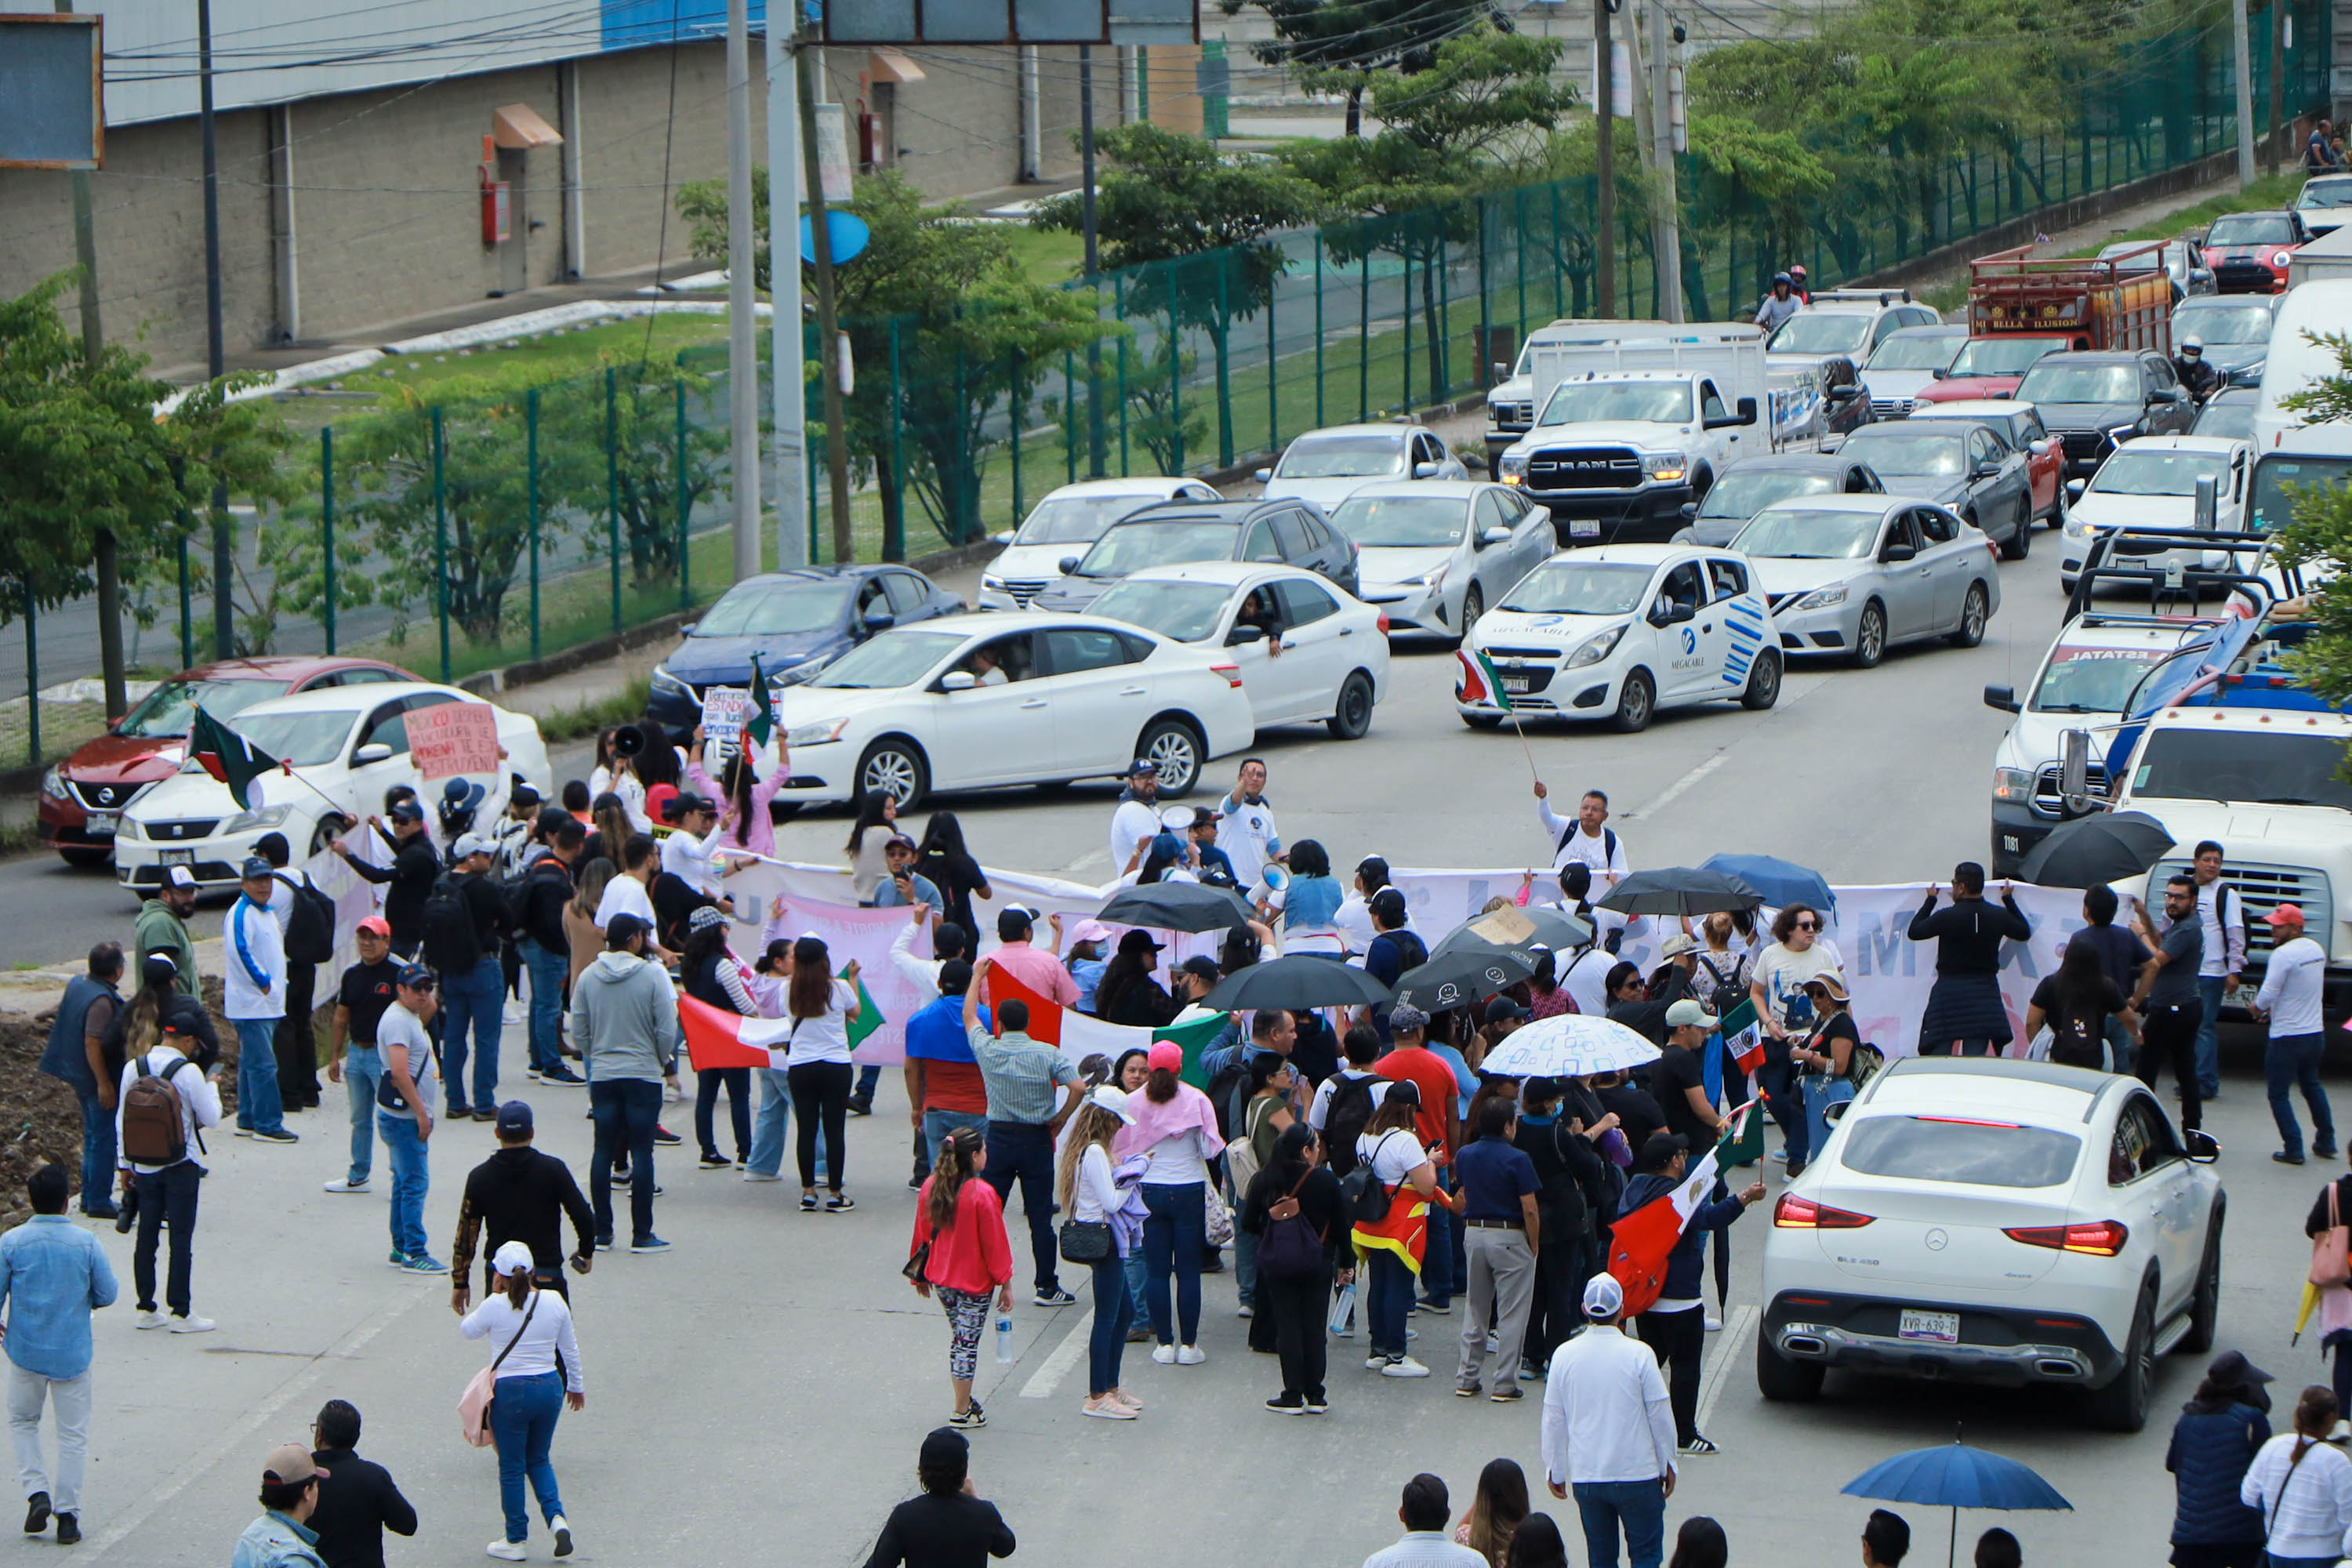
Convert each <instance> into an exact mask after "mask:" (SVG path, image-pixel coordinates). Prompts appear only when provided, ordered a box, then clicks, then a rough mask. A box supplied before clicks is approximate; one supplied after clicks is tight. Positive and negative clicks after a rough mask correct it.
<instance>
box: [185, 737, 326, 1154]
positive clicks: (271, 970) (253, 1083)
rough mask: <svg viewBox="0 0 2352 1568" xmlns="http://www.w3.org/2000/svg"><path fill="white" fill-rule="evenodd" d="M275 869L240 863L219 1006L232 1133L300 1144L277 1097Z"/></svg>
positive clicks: (280, 977)
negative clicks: (232, 1042) (232, 1053)
mask: <svg viewBox="0 0 2352 1568" xmlns="http://www.w3.org/2000/svg"><path fill="white" fill-rule="evenodd" d="M199 711H200V712H201V710H199ZM231 787H235V786H231ZM275 869H276V868H274V867H272V866H271V865H270V864H269V862H268V861H267V860H265V859H263V858H261V857H260V856H258V855H253V856H248V857H247V859H246V862H245V865H244V867H243V868H241V871H240V874H239V881H238V886H239V887H240V888H241V889H243V890H242V891H241V892H240V893H239V894H238V895H237V900H236V907H235V908H233V909H231V910H229V912H228V920H227V921H226V922H225V927H224V929H223V931H222V932H221V935H222V937H223V938H224V940H225V945H226V947H227V949H228V952H227V953H226V960H227V969H228V973H227V975H226V980H225V982H224V984H222V987H221V1010H222V1011H223V1012H225V1013H226V1014H227V1015H228V1021H229V1022H230V1023H232V1024H234V1025H236V1135H237V1136H238V1137H240V1138H252V1139H255V1140H257V1141H258V1142H263V1143H299V1142H301V1139H300V1137H299V1136H298V1135H297V1134H295V1133H292V1132H289V1131H287V1130H286V1116H285V1110H284V1107H283V1106H281V1105H280V1104H279V1103H278V1052H277V1046H276V1039H277V1034H278V1021H279V1020H280V1019H282V1018H284V1017H285V1016H286V937H285V933H284V932H283V931H279V930H278V917H277V916H276V915H273V914H271V913H270V912H269V893H270V889H272V888H274V887H276V886H277V883H276V882H275V880H274V879H273V878H272V872H273V871H274V870H275Z"/></svg>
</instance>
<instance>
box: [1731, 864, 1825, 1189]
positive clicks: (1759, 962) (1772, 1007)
mask: <svg viewBox="0 0 2352 1568" xmlns="http://www.w3.org/2000/svg"><path fill="white" fill-rule="evenodd" d="M1828 926H1829V921H1827V920H1826V919H1825V918H1824V917H1823V916H1822V913H1821V912H1820V911H1819V910H1815V909H1814V908H1812V906H1811V905H1810V904H1790V906H1789V907H1788V908H1786V909H1784V910H1781V911H1780V914H1779V915H1778V916H1777V917H1775V918H1774V920H1773V921H1772V944H1771V945H1770V946H1769V947H1767V948H1766V949H1765V950H1764V951H1763V952H1760V953H1758V954H1757V955H1756V967H1755V968H1754V969H1753V970H1752V971H1750V972H1749V975H1748V999H1749V1000H1750V1001H1752V1002H1754V1003H1755V1004H1756V1015H1757V1016H1758V1018H1759V1019H1760V1020H1761V1021H1762V1022H1763V1025H1764V1033H1765V1035H1766V1036H1767V1037H1768V1038H1767V1039H1766V1041H1765V1043H1764V1060H1763V1062H1762V1063H1761V1064H1760V1065H1759V1067H1758V1068H1757V1069H1756V1084H1757V1087H1758V1088H1759V1089H1762V1090H1763V1091H1764V1092H1765V1093H1766V1094H1767V1095H1769V1096H1770V1097H1771V1098H1770V1100H1769V1101H1768V1103H1769V1106H1770V1108H1771V1111H1772V1120H1773V1121H1776V1122H1778V1123H1779V1124H1780V1157H1783V1158H1785V1159H1786V1160H1787V1161H1788V1163H1789V1174H1790V1175H1792V1176H1793V1175H1795V1174H1796V1173H1798V1172H1800V1171H1801V1170H1803V1169H1804V1168H1805V1161H1806V1159H1807V1158H1808V1157H1809V1156H1810V1155H1811V1152H1812V1151H1811V1149H1810V1148H1809V1147H1807V1144H1806V1130H1805V1116H1804V1107H1803V1104H1802V1102H1801V1100H1799V1098H1798V1096H1797V1095H1796V1094H1795V1093H1794V1092H1793V1091H1792V1089H1791V1087H1790V1086H1791V1085H1792V1084H1793V1083H1794V1081H1795V1077H1796V1075H1795V1073H1794V1072H1793V1071H1792V1070H1791V1068H1790V1062H1789V1037H1790V1036H1791V1035H1801V1034H1803V1033H1804V1032H1805V1031H1806V1030H1807V1029H1808V1028H1809V1027H1811V1024H1812V1021H1813V1002H1812V998H1811V997H1810V996H1808V995H1806V994H1805V982H1806V981H1808V980H1811V979H1813V978H1815V977H1816V976H1818V975H1822V974H1834V975H1836V976H1837V977H1838V979H1839V980H1840V981H1843V980H1844V979H1845V960H1844V959H1843V957H1842V956H1840V955H1839V953H1838V950H1837V946H1836V944H1835V943H1833V942H1831V941H1830V939H1829V938H1828V937H1827V936H1825V935H1823V934H1822V932H1823V931H1826V930H1827V929H1828Z"/></svg>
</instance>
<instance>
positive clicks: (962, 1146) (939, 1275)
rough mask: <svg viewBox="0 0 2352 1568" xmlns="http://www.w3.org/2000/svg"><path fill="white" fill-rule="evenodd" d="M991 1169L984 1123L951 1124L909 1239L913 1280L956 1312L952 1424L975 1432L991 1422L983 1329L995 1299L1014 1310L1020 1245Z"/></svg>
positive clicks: (951, 1327)
mask: <svg viewBox="0 0 2352 1568" xmlns="http://www.w3.org/2000/svg"><path fill="white" fill-rule="evenodd" d="M987 1168H988V1141H987V1139H986V1137H985V1136H983V1135H982V1132H981V1131H980V1129H978V1128H976V1127H956V1128H950V1130H949V1131H948V1134H947V1136H946V1137H944V1138H942V1139H940V1158H939V1163H937V1164H936V1165H933V1166H932V1167H931V1173H930V1176H929V1179H928V1180H926V1181H925V1182H924V1183H923V1190H922V1192H921V1193H920V1194H918V1195H917V1196H916V1198H915V1234H914V1238H913V1239H912V1240H910V1241H909V1242H908V1244H907V1259H908V1269H907V1277H908V1280H909V1281H911V1282H912V1283H913V1285H914V1287H915V1294H917V1295H918V1296H929V1295H931V1294H933V1293H934V1292H937V1294H938V1297H939V1302H940V1310H942V1311H944V1312H946V1313H947V1315H948V1335H949V1337H948V1381H949V1383H950V1384H952V1385H953V1386H954V1388H955V1414H953V1415H950V1416H949V1417H948V1425H949V1426H954V1427H958V1428H960V1429H962V1430H965V1431H971V1430H973V1429H976V1428H978V1427H982V1426H987V1425H988V1414H987V1412H985V1411H983V1410H982V1409H981V1407H980V1401H979V1400H977V1399H974V1398H973V1397H972V1396H971V1379H972V1374H973V1373H976V1372H977V1371H979V1370H980V1331H981V1330H982V1329H984V1328H986V1327H987V1326H988V1299H989V1296H990V1295H991V1293H993V1294H994V1295H995V1297H996V1310H998V1311H1000V1312H1009V1311H1011V1310H1013V1244H1012V1243H1011V1242H1010V1241H1008V1240H1006V1239H1005V1235H1004V1205H1003V1204H1001V1203H999V1202H998V1201H997V1196H996V1189H995V1188H994V1187H992V1186H990V1185H989V1184H987V1183H986V1182H984V1181H981V1180H979V1179H978V1178H979V1176H980V1173H982V1171H985V1170H986V1169H987Z"/></svg>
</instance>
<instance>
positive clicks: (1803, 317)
mask: <svg viewBox="0 0 2352 1568" xmlns="http://www.w3.org/2000/svg"><path fill="white" fill-rule="evenodd" d="M1872 320H1873V318H1871V317H1869V316H1866V315H1863V314H1861V313H1860V312H1858V311H1856V312H1852V313H1849V312H1846V311H1843V310H1800V311H1798V312H1797V313H1796V314H1795V315H1793V316H1791V317H1790V318H1789V319H1788V320H1787V321H1783V322H1781V323H1780V331H1777V332H1774V333H1773V334H1772V341H1771V342H1768V343H1766V344H1765V345H1764V346H1765V348H1766V349H1768V350H1769V351H1770V352H1771V353H1776V354H1851V353H1861V352H1862V349H1863V346H1864V344H1865V343H1867V342H1870V323H1871V321H1872Z"/></svg>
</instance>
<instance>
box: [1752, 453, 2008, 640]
mask: <svg viewBox="0 0 2352 1568" xmlns="http://www.w3.org/2000/svg"><path fill="white" fill-rule="evenodd" d="M1731 548H1732V549H1734V550H1737V551H1738V552H1740V553H1741V554H1743V555H1745V556H1747V557H1748V561H1749V563H1752V564H1753V565H1754V566H1755V568H1756V575H1757V576H1758V577H1759V579H1761V580H1762V582H1763V584H1764V592H1765V596H1766V597H1767V598H1769V600H1770V601H1771V603H1772V624H1773V626H1776V627H1777V628H1779V630H1780V646H1781V647H1782V648H1784V649H1786V650H1787V651H1788V652H1789V653H1790V654H1792V655H1793V654H1807V653H1836V654H1842V655H1843V656H1844V657H1845V658H1847V659H1849V660H1851V661H1852V662H1853V665H1854V667H1855V668H1860V669H1868V668H1870V667H1871V666H1873V665H1874V664H1876V663H1877V662H1878V661H1879V660H1880V659H1881V658H1885V655H1886V650H1887V649H1888V648H1889V647H1893V646H1894V645H1895V644H1896V643H1905V642H1912V641H1916V639H1918V638H1920V637H1949V638H1950V639H1951V642H1952V646H1953V647H1976V646H1977V645H1978V644H1979V643H1980V642H1982V641H1984V634H1985V623H1986V622H1987V621H1989V620H1990V619H1991V618H1992V616H1993V612H1994V611H1996V610H1998V609H2000V546H1999V545H1997V544H1995V543H1993V542H1992V541H1990V540H1989V539H1987V538H1986V537H1985V536H1984V534H1983V533H1982V532H1980V531H1979V530H1978V529H1977V528H1976V527H1975V526H1974V525H1972V524H1970V523H1967V522H1963V521H1961V520H1960V519H1959V518H1958V517H1956V516H1955V515H1953V514H1952V513H1951V512H1950V511H1948V510H1946V509H1945V508H1943V507H1940V506H1937V505H1936V504H1935V503H1934V502H1932V501H1923V500H1908V499H1906V497H1903V496H1867V495H1854V496H1807V497H1805V498H1803V499H1801V500H1784V501H1775V502H1773V503H1772V504H1771V505H1770V506H1768V507H1766V508H1765V509H1764V510H1761V511H1759V512H1758V513H1757V514H1756V516H1755V517H1754V518H1753V519H1752V520H1750V521H1749V522H1748V526H1747V527H1745V528H1743V529H1741V530H1740V531H1739V537H1738V538H1737V539H1734V540H1733V541H1732V542H1731Z"/></svg>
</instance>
